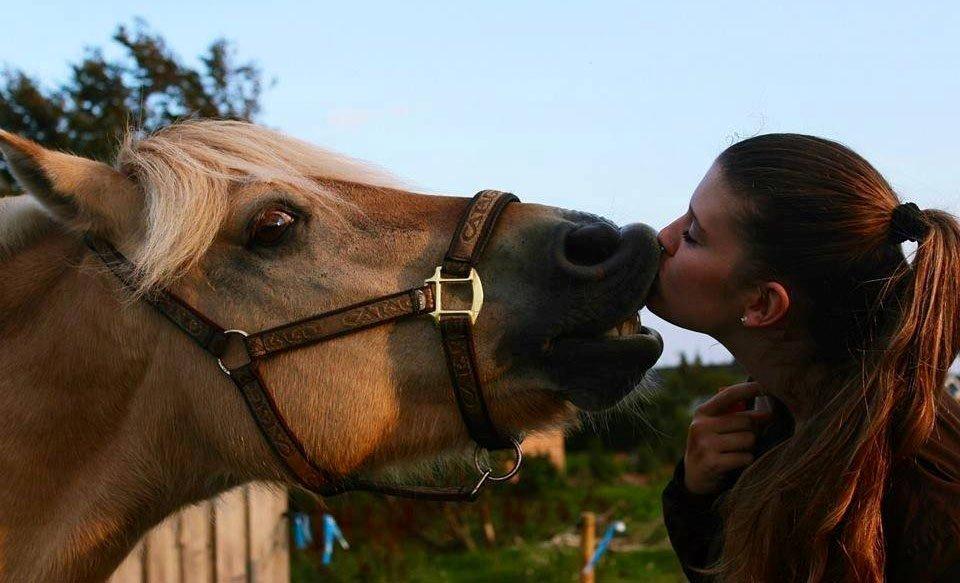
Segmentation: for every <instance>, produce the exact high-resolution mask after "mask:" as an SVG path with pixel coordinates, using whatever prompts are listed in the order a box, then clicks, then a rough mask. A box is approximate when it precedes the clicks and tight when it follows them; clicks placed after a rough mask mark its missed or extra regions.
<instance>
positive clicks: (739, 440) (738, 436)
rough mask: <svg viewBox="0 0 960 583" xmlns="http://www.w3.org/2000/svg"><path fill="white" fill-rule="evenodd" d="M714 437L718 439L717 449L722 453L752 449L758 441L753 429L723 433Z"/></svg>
mask: <svg viewBox="0 0 960 583" xmlns="http://www.w3.org/2000/svg"><path fill="white" fill-rule="evenodd" d="M714 439H715V440H716V446H715V447H716V448H717V449H716V451H718V452H720V453H730V452H743V451H750V450H752V449H753V446H754V445H755V444H756V443H757V436H756V435H755V434H754V433H753V432H752V431H739V432H737V433H721V434H719V435H717V436H716V437H714Z"/></svg>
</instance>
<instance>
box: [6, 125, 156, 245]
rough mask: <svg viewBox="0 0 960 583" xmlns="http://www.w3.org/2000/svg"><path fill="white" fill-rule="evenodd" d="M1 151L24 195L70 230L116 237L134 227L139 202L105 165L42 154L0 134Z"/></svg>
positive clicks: (59, 154) (41, 149)
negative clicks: (41, 206) (28, 196)
mask: <svg viewBox="0 0 960 583" xmlns="http://www.w3.org/2000/svg"><path fill="white" fill-rule="evenodd" d="M0 151H2V152H3V156H4V158H6V161H7V165H8V166H9V168H10V173H11V174H13V176H14V178H16V179H17V182H18V183H19V184H20V186H21V187H22V188H23V190H25V191H26V192H27V193H29V194H31V195H33V196H34V197H36V198H37V199H38V200H39V201H40V202H41V203H42V204H43V206H44V207H46V208H47V210H49V211H50V213H51V214H52V215H53V216H54V217H56V218H57V219H59V220H60V221H61V222H63V223H64V224H66V225H68V226H70V227H71V228H73V229H75V230H77V231H81V232H87V231H90V232H93V233H96V234H98V235H100V236H106V237H120V236H122V235H124V234H130V233H131V232H132V230H133V229H135V228H136V227H137V220H138V217H139V214H140V209H142V208H143V203H142V197H141V196H140V193H139V192H138V190H137V187H136V185H135V184H133V182H131V181H130V180H128V179H127V178H125V177H124V176H123V175H122V174H120V173H119V172H117V171H116V170H114V169H113V168H111V167H110V166H107V165H106V164H103V163H102V162H97V161H95V160H89V159H87V158H81V157H79V156H72V155H70V154H64V153H62V152H55V151H53V150H47V149H46V148H44V147H43V146H41V145H39V144H37V143H35V142H32V141H30V140H27V139H25V138H21V137H19V136H16V135H14V134H11V133H9V132H5V131H3V130H0Z"/></svg>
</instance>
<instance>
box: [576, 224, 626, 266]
mask: <svg viewBox="0 0 960 583" xmlns="http://www.w3.org/2000/svg"><path fill="white" fill-rule="evenodd" d="M619 247H620V230H619V229H617V228H616V227H614V226H613V225H611V224H609V223H590V224H589V225H582V226H580V227H577V228H575V229H573V230H572V231H570V232H569V233H567V238H566V240H565V241H564V247H563V249H564V253H565V254H566V256H567V259H568V260H569V261H570V262H571V263H573V264H575V265H599V264H600V263H603V262H604V261H606V260H607V259H609V258H611V257H613V254H614V253H616V252H617V249H618V248H619Z"/></svg>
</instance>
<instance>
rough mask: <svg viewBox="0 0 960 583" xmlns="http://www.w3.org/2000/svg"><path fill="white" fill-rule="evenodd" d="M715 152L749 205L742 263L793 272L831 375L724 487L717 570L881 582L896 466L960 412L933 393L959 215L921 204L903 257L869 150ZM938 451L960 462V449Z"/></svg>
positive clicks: (947, 321)
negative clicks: (778, 440)
mask: <svg viewBox="0 0 960 583" xmlns="http://www.w3.org/2000/svg"><path fill="white" fill-rule="evenodd" d="M717 163H718V166H719V168H720V170H721V173H722V175H723V177H724V179H725V180H726V182H727V185H728V186H729V187H730V189H731V191H732V192H733V193H735V195H736V196H737V197H738V198H739V199H740V201H741V202H742V203H743V204H741V205H738V206H739V207H740V208H739V209H738V210H737V213H736V214H737V220H738V223H739V228H740V230H741V235H742V237H743V240H744V241H745V248H746V250H747V260H746V261H745V262H744V264H743V265H742V266H741V267H742V272H743V275H744V276H745V277H748V278H754V279H756V280H760V279H761V278H765V279H775V280H777V281H780V282H782V283H783V284H784V285H785V287H786V288H787V289H788V291H789V293H790V295H791V299H792V300H793V305H792V307H791V310H790V313H789V314H788V321H787V326H788V327H793V328H795V329H797V330H800V331H802V334H803V337H804V338H806V339H807V340H806V343H807V344H808V345H809V351H807V358H809V361H810V362H809V364H810V365H811V366H810V370H818V371H821V374H820V375H819V376H818V377H817V378H816V379H807V381H808V383H807V384H805V385H804V386H805V387H807V388H806V389H805V390H806V391H807V392H806V393H805V395H806V397H805V398H807V399H810V403H815V404H816V406H815V408H814V414H813V415H812V416H811V417H810V418H809V419H807V420H805V421H804V422H803V423H801V424H800V425H799V426H798V428H797V430H796V432H795V434H794V435H793V436H792V437H791V438H790V439H788V440H787V441H785V442H783V443H782V444H780V445H779V446H778V447H776V448H775V449H773V450H771V451H770V452H768V453H767V454H766V455H764V456H762V457H761V458H759V459H758V460H757V461H756V462H755V463H754V464H753V465H752V466H750V467H749V468H748V469H747V471H746V472H744V474H743V475H742V476H741V478H740V479H739V480H738V482H737V484H736V485H735V487H734V488H733V489H732V490H731V491H730V493H729V494H728V496H727V498H726V500H725V502H724V504H723V507H722V511H723V514H724V536H723V553H722V557H721V559H720V561H719V562H718V564H717V566H716V569H715V573H717V574H718V575H719V577H720V578H721V579H722V580H725V581H738V582H739V581H818V580H821V579H828V580H850V581H878V580H882V579H883V578H884V572H885V562H886V547H885V540H884V530H883V526H884V523H883V519H882V516H881V511H882V508H883V501H884V495H885V493H886V492H887V488H888V486H889V480H888V478H889V477H890V475H891V471H892V470H893V469H894V468H895V467H896V466H897V464H898V463H901V462H902V461H903V460H915V459H917V458H918V457H919V456H921V455H922V453H923V450H924V449H925V448H928V447H929V446H930V442H931V441H936V438H935V437H934V438H931V435H932V434H933V433H934V431H935V429H936V428H937V427H938V424H956V423H958V421H957V418H956V417H955V412H956V409H951V410H946V411H945V410H944V407H941V406H939V405H938V403H940V404H942V403H943V401H942V399H941V397H942V394H943V393H944V392H945V391H944V381H945V377H946V374H947V373H948V370H949V367H950V365H951V363H952V362H953V361H954V359H955V358H956V357H957V353H958V350H960V326H958V318H960V296H958V288H957V282H958V280H960V226H958V223H957V220H956V218H955V217H953V216H952V215H950V214H949V213H946V212H943V211H939V210H924V211H922V212H921V213H920V214H919V215H915V216H916V220H917V222H918V227H919V228H920V230H926V231H927V232H926V233H925V235H923V236H918V237H917V238H919V239H920V242H919V245H918V248H917V251H916V254H915V257H914V259H913V261H912V264H911V263H908V262H907V260H906V258H905V256H904V253H903V251H902V249H901V245H900V244H899V243H898V240H897V239H896V238H895V237H893V236H892V234H891V233H892V228H891V216H892V214H893V211H894V209H895V208H896V207H897V206H898V205H899V204H900V202H901V201H900V200H899V199H898V197H897V195H896V194H895V193H894V191H893V189H892V188H891V187H890V185H889V184H888V183H887V181H886V180H885V179H884V178H883V177H882V176H881V175H880V173H879V172H878V171H877V170H876V169H875V168H873V166H871V165H870V164H869V163H868V162H867V161H866V160H864V159H863V158H862V157H860V156H859V155H857V154H856V153H855V152H853V151H852V150H850V149H849V148H847V147H845V146H843V145H841V144H838V143H835V142H832V141H829V140H825V139H821V138H815V137H811V136H804V135H797V134H770V135H763V136H758V137H754V138H750V139H748V140H745V141H742V142H739V143H737V144H734V145H733V146H731V147H730V148H728V149H727V150H725V151H724V152H723V153H722V154H721V155H720V157H719V158H718V160H717ZM934 445H935V444H934ZM938 455H939V457H938V460H939V461H940V462H942V460H944V459H946V460H949V463H950V464H952V468H953V469H954V470H957V471H960V453H958V452H956V451H950V452H946V454H943V453H942V452H941V453H940V454H938ZM951 471H952V470H951ZM953 479H960V474H957V473H954V474H953Z"/></svg>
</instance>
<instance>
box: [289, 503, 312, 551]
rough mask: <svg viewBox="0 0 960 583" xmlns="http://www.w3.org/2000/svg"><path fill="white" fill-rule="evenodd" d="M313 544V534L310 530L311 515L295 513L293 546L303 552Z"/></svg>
mask: <svg viewBox="0 0 960 583" xmlns="http://www.w3.org/2000/svg"><path fill="white" fill-rule="evenodd" d="M312 542H313V532H312V530H311V528H310V515H309V514H307V513H305V512H294V513H293V544H294V546H295V547H296V548H297V549H298V550H303V549H305V548H307V547H309V546H310V543H312Z"/></svg>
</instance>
